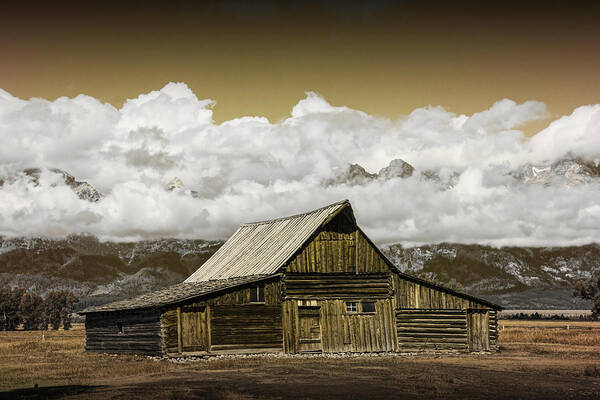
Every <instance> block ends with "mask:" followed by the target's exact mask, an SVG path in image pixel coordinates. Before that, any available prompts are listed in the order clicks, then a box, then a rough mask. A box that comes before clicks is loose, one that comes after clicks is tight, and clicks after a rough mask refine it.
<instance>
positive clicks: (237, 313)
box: [81, 201, 501, 355]
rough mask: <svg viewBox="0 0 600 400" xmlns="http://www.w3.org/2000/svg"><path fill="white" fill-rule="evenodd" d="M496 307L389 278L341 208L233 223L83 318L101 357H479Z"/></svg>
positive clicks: (493, 328) (387, 265) (346, 207)
mask: <svg viewBox="0 0 600 400" xmlns="http://www.w3.org/2000/svg"><path fill="white" fill-rule="evenodd" d="M499 310H501V307H500V306H498V305H496V304H493V303H490V302H488V301H485V300H483V299H480V298H477V297H474V296H469V295H467V294H464V293H460V292H457V291H454V290H451V289H448V288H445V287H442V286H439V285H436V284H433V283H431V282H428V281H425V280H422V279H419V278H415V277H412V276H410V275H407V274H404V273H402V272H401V271H399V270H398V269H397V268H396V267H395V266H394V265H393V264H392V263H391V262H390V261H389V260H388V259H387V258H386V257H385V256H384V255H383V254H382V253H381V251H380V250H379V249H378V248H377V247H376V246H375V245H374V244H373V242H371V240H370V239H369V238H368V237H367V236H366V235H365V233H364V232H363V231H362V230H361V229H360V228H359V227H358V225H357V224H356V220H355V218H354V214H353V212H352V207H351V205H350V203H349V202H348V201H342V202H339V203H335V204H331V205H328V206H326V207H323V208H320V209H318V210H315V211H311V212H307V213H304V214H299V215H294V216H291V217H286V218H279V219H274V220H270V221H262V222H254V223H248V224H244V225H242V226H241V227H240V228H239V229H238V230H237V231H236V232H235V233H234V234H233V236H231V238H229V240H228V241H227V242H226V243H225V244H224V245H223V246H222V247H221V248H220V249H219V250H218V251H217V252H216V253H215V254H214V255H213V256H212V257H211V258H210V259H209V260H208V261H206V263H204V264H203V265H202V266H200V267H199V268H198V270H197V271H196V272H194V273H193V274H192V275H191V276H190V277H189V278H188V279H186V280H185V281H184V282H183V283H180V284H177V285H174V286H171V287H169V288H167V289H163V290H159V291H156V292H153V293H148V294H145V295H142V296H138V297H136V298H133V299H129V300H123V301H118V302H114V303H110V304H105V305H102V306H97V307H90V308H87V309H86V310H84V311H82V312H81V313H82V314H85V317H86V322H85V326H86V349H87V350H88V351H98V352H108V353H144V354H177V355H180V354H223V353H257V352H285V353H304V352H326V353H333V352H409V351H411V352H412V351H427V350H433V351H442V350H444V351H445V350H448V351H463V352H467V351H489V350H494V349H496V348H497V337H498V330H497V312H498V311H499Z"/></svg>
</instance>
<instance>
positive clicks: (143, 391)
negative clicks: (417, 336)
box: [0, 320, 600, 400]
mask: <svg viewBox="0 0 600 400" xmlns="http://www.w3.org/2000/svg"><path fill="white" fill-rule="evenodd" d="M499 325H500V326H501V327H502V326H504V329H502V330H501V332H500V344H501V351H500V352H498V353H494V354H487V355H459V356H451V355H385V356H370V357H369V356H359V355H357V356H352V357H345V358H327V357H322V356H315V357H310V358H306V357H305V358H302V357H277V356H252V357H237V358H213V359H209V360H200V361H195V362H188V363H175V362H172V361H168V360H159V361H155V360H153V359H151V358H147V357H142V356H113V355H106V354H89V353H85V352H84V350H83V346H84V337H83V327H82V326H81V325H77V326H75V327H74V329H72V330H71V331H67V332H65V331H51V332H45V333H44V334H43V336H42V332H0V398H2V399H3V398H6V399H15V398H28V399H37V398H44V399H46V398H50V399H54V398H72V399H88V398H102V399H110V398H119V399H121V398H122V399H142V398H155V399H188V398H189V399H192V398H193V399H213V398H214V399H223V400H234V399H259V398H260V399H263V398H266V399H312V398H319V399H330V398H344V399H384V398H407V399H417V398H434V399H438V398H439V399H458V398H460V399H496V398H499V399H600V323H598V322H579V321H576V322H571V321H521V320H519V321H513V320H511V321H500V322H499ZM566 325H569V329H566ZM35 384H38V386H39V388H38V389H37V390H36V389H33V387H34V385H35Z"/></svg>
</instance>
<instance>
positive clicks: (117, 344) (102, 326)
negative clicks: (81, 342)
mask: <svg viewBox="0 0 600 400" xmlns="http://www.w3.org/2000/svg"><path fill="white" fill-rule="evenodd" d="M120 326H122V329H123V332H122V333H120V332H119V327H120ZM85 337H86V340H85V349H86V350H87V351H95V352H103V353H129V354H133V353H137V354H148V355H155V354H160V353H162V336H161V325H160V313H159V311H157V310H149V311H144V310H131V311H116V312H105V313H90V314H87V315H86V316H85Z"/></svg>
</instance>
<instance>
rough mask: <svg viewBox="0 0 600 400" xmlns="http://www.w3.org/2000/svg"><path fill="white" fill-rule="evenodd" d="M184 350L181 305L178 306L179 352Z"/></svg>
mask: <svg viewBox="0 0 600 400" xmlns="http://www.w3.org/2000/svg"><path fill="white" fill-rule="evenodd" d="M182 351H183V341H182V338H181V307H177V352H179V353H181V352H182Z"/></svg>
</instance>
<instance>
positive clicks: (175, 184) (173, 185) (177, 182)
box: [167, 177, 184, 190]
mask: <svg viewBox="0 0 600 400" xmlns="http://www.w3.org/2000/svg"><path fill="white" fill-rule="evenodd" d="M181 187H184V185H183V182H182V181H181V179H179V178H178V177H175V178H173V179H171V180H170V181H169V183H167V189H169V190H173V189H178V188H181Z"/></svg>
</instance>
